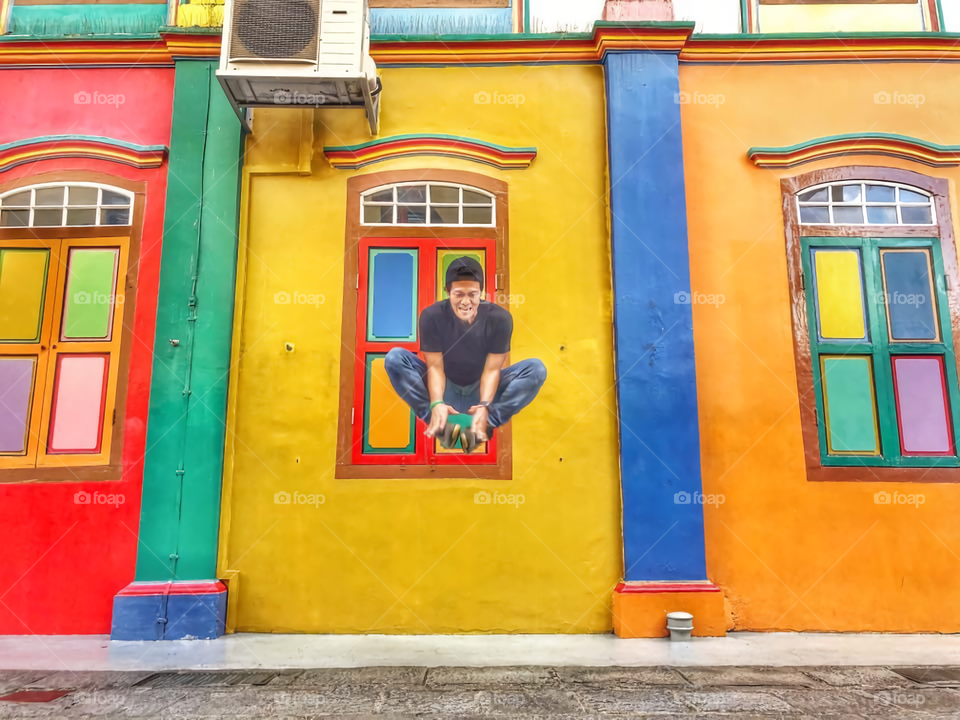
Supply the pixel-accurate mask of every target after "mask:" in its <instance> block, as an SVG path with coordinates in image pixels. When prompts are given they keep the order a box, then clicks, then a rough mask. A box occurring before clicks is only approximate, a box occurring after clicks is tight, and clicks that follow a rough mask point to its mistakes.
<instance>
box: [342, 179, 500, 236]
mask: <svg viewBox="0 0 960 720" xmlns="http://www.w3.org/2000/svg"><path fill="white" fill-rule="evenodd" d="M495 206H496V203H495V202H494V196H493V195H492V194H490V193H489V192H486V191H484V190H480V189H478V188H474V187H468V186H466V185H454V184H450V183H397V184H395V185H384V186H381V187H378V188H374V189H373V190H369V191H367V192H365V193H363V195H362V197H361V205H360V212H361V219H360V222H361V223H362V224H363V225H427V226H431V225H434V226H435V225H463V226H473V227H492V226H494V225H496V222H497V218H496V209H495Z"/></svg>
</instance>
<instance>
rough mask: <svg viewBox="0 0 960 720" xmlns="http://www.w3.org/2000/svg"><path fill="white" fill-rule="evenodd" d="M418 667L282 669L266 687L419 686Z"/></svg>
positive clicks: (421, 672) (420, 670)
mask: <svg viewBox="0 0 960 720" xmlns="http://www.w3.org/2000/svg"><path fill="white" fill-rule="evenodd" d="M426 673H427V669H426V668H421V667H366V668H329V669H322V668H321V669H317V670H294V671H283V672H282V673H281V674H280V675H278V676H277V677H275V678H274V679H273V680H271V681H270V682H269V683H268V684H267V685H266V687H269V688H279V687H289V688H311V687H317V688H323V687H329V686H333V685H423V678H424V676H425V675H426Z"/></svg>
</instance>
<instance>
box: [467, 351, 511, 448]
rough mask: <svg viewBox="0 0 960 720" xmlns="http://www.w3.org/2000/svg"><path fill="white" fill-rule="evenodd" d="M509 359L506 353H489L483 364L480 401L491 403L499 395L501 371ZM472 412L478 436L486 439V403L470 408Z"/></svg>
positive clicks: (487, 414)
mask: <svg viewBox="0 0 960 720" xmlns="http://www.w3.org/2000/svg"><path fill="white" fill-rule="evenodd" d="M506 361H507V355H506V353H503V354H500V355H493V354H489V355H487V360H486V362H485V363H484V364H483V374H482V375H481V376H480V402H481V403H491V402H493V399H494V398H495V397H496V396H497V388H499V387H500V371H501V370H502V369H503V364H504V363H505V362H506ZM470 414H471V415H473V423H472V429H473V431H474V432H475V433H477V437H478V438H479V439H480V440H482V441H486V440H487V439H488V437H487V420H488V418H489V415H490V413H489V411H488V410H487V408H486V407H485V406H484V405H474V406H473V407H472V408H470Z"/></svg>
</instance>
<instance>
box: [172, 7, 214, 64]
mask: <svg viewBox="0 0 960 720" xmlns="http://www.w3.org/2000/svg"><path fill="white" fill-rule="evenodd" d="M183 7H189V6H188V5H185V6H183ZM160 37H161V38H162V39H163V41H164V42H165V43H166V45H167V52H168V53H169V54H170V57H171V58H172V59H173V60H218V59H219V58H220V28H202V29H201V28H191V29H190V30H189V31H187V32H184V31H182V30H177V29H174V28H170V29H167V28H163V29H161V30H160Z"/></svg>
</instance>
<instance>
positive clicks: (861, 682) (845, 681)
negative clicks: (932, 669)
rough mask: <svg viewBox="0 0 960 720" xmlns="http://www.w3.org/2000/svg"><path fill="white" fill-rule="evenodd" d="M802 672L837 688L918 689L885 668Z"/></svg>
mask: <svg viewBox="0 0 960 720" xmlns="http://www.w3.org/2000/svg"><path fill="white" fill-rule="evenodd" d="M802 672H803V673H804V674H805V675H809V676H810V677H813V678H815V679H816V680H819V681H821V682H825V683H827V685H833V686H835V687H860V688H881V689H882V688H894V687H916V685H914V683H912V682H911V681H910V680H907V679H906V678H904V677H901V676H900V675H897V674H896V673H895V672H893V671H892V670H888V669H887V668H883V667H815V668H802Z"/></svg>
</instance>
